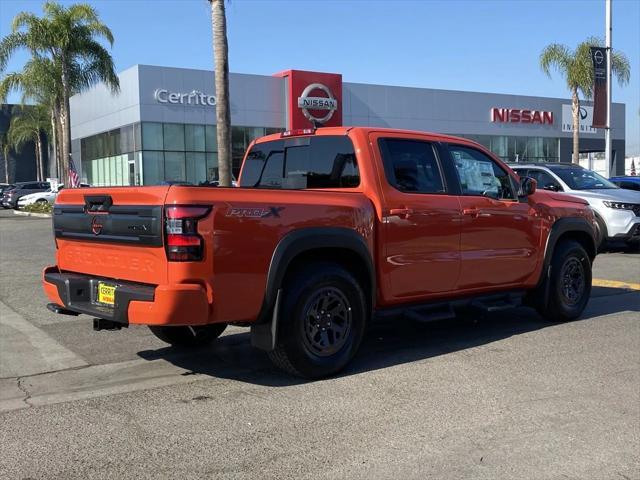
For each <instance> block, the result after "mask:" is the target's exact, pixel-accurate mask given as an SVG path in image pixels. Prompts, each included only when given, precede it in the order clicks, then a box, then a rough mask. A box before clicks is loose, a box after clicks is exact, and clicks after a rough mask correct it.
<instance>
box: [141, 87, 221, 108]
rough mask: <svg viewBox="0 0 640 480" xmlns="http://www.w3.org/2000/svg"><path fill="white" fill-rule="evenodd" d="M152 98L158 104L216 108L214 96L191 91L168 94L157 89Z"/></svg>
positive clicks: (163, 90)
mask: <svg viewBox="0 0 640 480" xmlns="http://www.w3.org/2000/svg"><path fill="white" fill-rule="evenodd" d="M153 98H155V100H156V102H158V103H171V104H174V105H201V106H210V107H215V106H216V97H215V95H207V94H206V93H202V92H199V91H198V90H192V91H191V92H190V93H178V92H170V91H169V90H167V89H165V88H158V89H157V90H156V91H155V92H153Z"/></svg>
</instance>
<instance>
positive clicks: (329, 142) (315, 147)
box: [240, 135, 360, 190]
mask: <svg viewBox="0 0 640 480" xmlns="http://www.w3.org/2000/svg"><path fill="white" fill-rule="evenodd" d="M358 185H360V171H359V169H358V163H357V160H356V154H355V151H354V149H353V144H352V143H351V139H350V138H349V137H346V136H328V135H323V136H310V137H293V138H287V139H282V140H274V141H270V142H264V143H258V144H255V145H254V146H253V147H252V148H251V150H250V151H249V153H248V154H247V158H246V160H245V162H244V165H243V168H242V176H241V177H240V187H244V188H272V189H283V190H299V189H305V188H355V187H357V186H358Z"/></svg>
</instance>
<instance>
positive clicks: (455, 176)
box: [43, 127, 596, 378]
mask: <svg viewBox="0 0 640 480" xmlns="http://www.w3.org/2000/svg"><path fill="white" fill-rule="evenodd" d="M593 225H594V217H593V214H592V212H591V210H590V209H589V207H588V205H587V203H586V202H585V201H583V200H580V199H577V198H572V197H570V196H567V195H558V194H555V193H554V192H547V191H536V183H535V181H534V180H533V179H530V178H519V177H518V176H517V175H516V174H515V173H514V172H513V171H512V170H511V169H509V167H507V166H506V165H505V164H504V163H503V162H501V161H500V160H499V159H498V158H496V157H495V156H494V155H493V154H492V153H490V152H489V151H487V150H486V149H485V148H483V147H482V146H480V145H478V144H476V143H474V142H471V141H469V140H466V139H463V138H456V137H451V136H444V135H436V134H429V133H420V132H412V131H403V130H391V129H380V128H360V127H339V128H338V127H336V128H321V129H318V130H313V129H310V130H301V131H290V132H284V133H282V134H276V135H270V136H267V137H263V138H261V139H258V140H256V141H255V142H254V143H253V144H252V145H251V146H250V147H249V149H248V151H247V153H246V156H245V160H244V163H243V167H242V171H241V175H240V178H239V187H238V188H222V187H210V186H185V185H171V186H149V187H113V188H80V189H67V190H63V191H62V192H61V193H60V195H59V196H58V198H57V200H56V204H55V206H54V215H53V229H54V234H55V242H56V248H57V254H56V260H57V262H56V265H54V266H49V267H47V268H45V269H44V272H43V285H44V291H45V293H46V295H47V297H48V298H49V300H50V301H51V302H52V303H50V304H49V305H48V308H49V309H50V310H52V311H55V312H58V313H63V314H72V315H76V314H86V315H90V316H93V317H95V318H94V328H95V329H96V330H101V329H112V330H114V329H120V328H121V327H126V326H129V325H148V326H149V328H150V329H151V331H152V332H153V333H154V334H155V335H157V336H158V337H159V338H161V339H162V340H164V341H166V342H168V343H169V344H172V345H181V346H185V345H187V346H188V345H199V344H204V343H208V342H211V341H213V340H215V339H216V338H217V337H218V336H219V335H220V334H221V333H222V332H223V330H224V329H225V327H226V325H228V324H234V325H241V326H248V327H251V341H252V344H253V345H254V346H256V347H258V348H261V349H264V350H266V351H268V352H269V356H270V357H271V359H272V360H273V361H274V363H276V364H277V365H278V366H280V367H281V368H283V369H284V370H286V371H288V372H290V373H292V374H295V375H299V376H304V377H308V378H319V377H324V376H327V375H331V374H334V373H336V372H337V371H339V370H340V369H342V368H343V367H344V366H345V365H346V364H347V363H348V362H349V361H350V360H351V359H352V358H353V356H354V355H355V354H356V351H357V350H358V346H359V345H360V342H361V340H362V337H363V334H364V331H365V327H366V325H367V324H368V323H369V321H370V320H371V319H372V318H374V317H376V316H385V315H386V316H389V315H391V316H397V315H404V316H407V317H410V318H412V319H415V320H417V321H429V320H434V319H438V320H441V319H446V318H449V317H453V316H454V315H455V313H456V311H457V310H459V309H467V310H472V311H478V312H489V311H495V310H499V309H503V308H511V307H514V306H517V305H521V304H523V303H524V304H527V305H531V306H533V307H535V308H536V309H537V310H538V312H539V313H540V314H541V315H542V316H543V317H545V318H547V319H549V320H552V321H563V320H570V319H574V318H576V317H578V316H579V315H580V314H581V312H582V310H583V309H584V307H585V305H586V303H587V301H588V299H589V294H590V291H591V264H592V261H593V259H594V257H595V255H596V248H595V245H594V229H593Z"/></svg>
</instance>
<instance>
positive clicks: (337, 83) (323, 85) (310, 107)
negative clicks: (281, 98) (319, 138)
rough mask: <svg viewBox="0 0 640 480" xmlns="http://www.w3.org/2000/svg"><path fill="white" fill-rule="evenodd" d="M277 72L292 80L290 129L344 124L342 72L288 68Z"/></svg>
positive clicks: (288, 108) (289, 90) (289, 101)
mask: <svg viewBox="0 0 640 480" xmlns="http://www.w3.org/2000/svg"><path fill="white" fill-rule="evenodd" d="M274 76H276V77H284V78H287V79H288V80H289V85H288V92H287V93H288V102H287V103H288V104H287V128H288V129H289V130H294V129H298V128H309V127H338V126H341V125H342V75H340V74H337V73H320V72H307V71H303V70H287V71H284V72H280V73H276V74H275V75H274Z"/></svg>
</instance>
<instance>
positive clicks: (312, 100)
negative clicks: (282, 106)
mask: <svg viewBox="0 0 640 480" xmlns="http://www.w3.org/2000/svg"><path fill="white" fill-rule="evenodd" d="M314 90H320V91H322V92H324V93H325V94H326V97H311V96H310V95H311V92H313V91H314ZM298 108H300V109H302V113H303V114H304V116H305V117H306V118H307V120H309V121H311V122H312V123H327V122H328V121H329V120H331V117H332V116H333V113H334V112H335V111H336V110H337V109H338V100H336V99H335V97H334V96H333V94H332V93H331V90H329V88H328V87H327V86H325V85H323V84H321V83H312V84H310V85H308V86H307V88H305V89H304V90H303V91H302V94H301V95H300V97H298ZM310 110H315V111H318V110H325V111H326V112H327V113H326V115H324V116H321V117H316V116H315V115H313V114H312V113H311V112H310Z"/></svg>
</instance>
